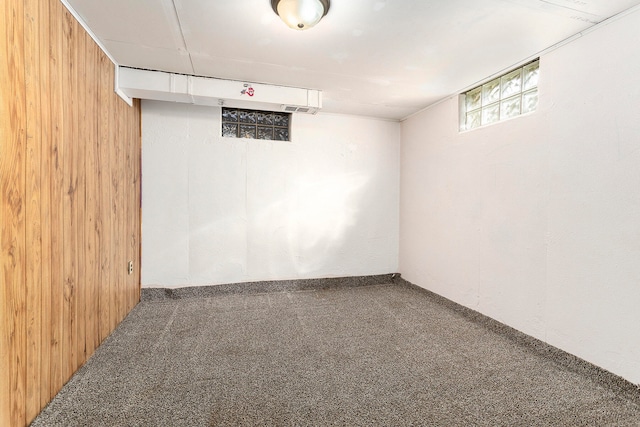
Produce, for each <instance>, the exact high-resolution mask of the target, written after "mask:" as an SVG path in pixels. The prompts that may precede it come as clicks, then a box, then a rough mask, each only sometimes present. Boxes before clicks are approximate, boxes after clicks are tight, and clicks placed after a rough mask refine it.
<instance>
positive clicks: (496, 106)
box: [460, 59, 540, 130]
mask: <svg viewBox="0 0 640 427" xmlns="http://www.w3.org/2000/svg"><path fill="white" fill-rule="evenodd" d="M539 69H540V59H536V60H535V61H532V62H530V63H528V64H526V65H524V66H522V67H520V68H518V69H516V70H512V71H509V72H508V73H506V74H504V75H502V76H500V77H498V78H495V79H493V80H491V81H489V82H487V83H485V84H483V85H480V86H478V87H476V88H473V89H471V90H469V91H467V92H465V93H464V94H462V95H463V96H462V106H461V109H460V110H461V112H462V115H463V116H462V117H461V120H460V122H461V123H462V124H461V126H460V130H469V129H473V128H477V127H479V126H482V125H488V124H490V123H495V122H497V121H500V120H506V119H510V118H512V117H516V116H519V115H521V114H525V113H529V112H531V111H534V110H535V109H536V107H537V106H538V74H539Z"/></svg>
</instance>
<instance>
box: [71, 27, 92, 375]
mask: <svg viewBox="0 0 640 427" xmlns="http://www.w3.org/2000/svg"><path fill="white" fill-rule="evenodd" d="M74 25H75V27H76V33H77V35H76V37H75V40H74V42H75V43H74V58H75V63H76V74H75V78H74V80H75V85H74V96H75V98H76V100H77V102H76V110H77V115H76V116H77V122H78V126H77V137H76V145H77V147H78V153H77V158H76V165H77V166H76V170H77V171H78V172H77V173H78V185H77V191H76V194H77V212H76V218H75V223H74V228H75V229H76V230H77V236H78V239H77V245H76V251H77V252H76V264H77V266H78V267H77V281H76V289H77V292H76V325H77V326H76V331H77V333H76V334H77V335H76V363H75V368H76V369H77V368H79V367H80V366H82V365H83V364H84V362H85V360H87V346H86V329H87V317H86V314H87V311H86V293H87V288H88V286H89V284H88V281H87V279H86V277H87V275H86V271H87V268H86V263H85V262H84V261H85V259H84V256H83V251H84V248H85V232H84V226H83V221H86V209H85V185H86V170H85V151H86V146H87V143H86V141H87V128H86V123H87V115H88V114H87V109H86V100H85V98H86V77H85V72H86V70H85V64H86V58H85V44H86V41H87V39H88V38H89V37H88V35H87V33H86V32H84V31H83V30H82V28H81V27H80V24H78V22H77V21H75V20H74ZM74 371H75V369H74Z"/></svg>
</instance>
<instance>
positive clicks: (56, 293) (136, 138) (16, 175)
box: [0, 0, 141, 427]
mask: <svg viewBox="0 0 640 427" xmlns="http://www.w3.org/2000/svg"><path fill="white" fill-rule="evenodd" d="M0 26H1V27H0V28H1V29H0V31H1V32H2V33H1V34H2V35H1V39H0V178H1V182H0V183H1V189H0V190H1V194H0V197H1V201H0V203H1V204H0V227H1V236H0V245H1V248H0V249H1V255H2V259H1V260H0V269H1V270H0V287H1V288H0V310H1V311H0V426H2V427H4V426H24V425H27V424H28V423H30V422H31V421H32V420H33V418H34V417H35V416H36V415H37V414H38V413H39V412H40V410H41V409H42V408H43V407H44V406H45V405H46V404H47V403H48V402H49V401H50V400H51V398H52V397H53V396H54V395H55V394H56V393H57V392H58V391H59V390H60V388H61V387H62V386H63V385H64V383H65V382H67V380H69V378H70V377H71V375H72V374H73V373H74V372H75V371H76V370H77V369H78V368H79V367H80V366H81V365H82V364H83V363H84V362H85V361H86V360H87V358H88V357H89V356H91V354H93V352H94V350H95V349H96V347H97V346H98V345H99V344H100V343H101V342H102V341H103V340H104V339H105V338H106V337H107V336H108V335H109V334H110V333H111V332H112V331H113V329H114V328H115V327H116V325H117V324H118V323H119V322H120V321H121V320H122V319H123V318H124V317H125V316H126V315H127V313H129V311H130V310H131V309H132V308H133V307H134V306H135V305H136V304H137V302H138V301H139V297H140V275H139V271H140V269H139V266H140V149H141V135H140V104H139V102H138V101H136V102H135V103H134V106H133V108H132V107H130V106H128V105H127V104H126V103H125V102H124V101H122V100H121V99H120V98H119V97H118V96H116V95H115V93H114V91H113V84H114V66H113V64H112V63H111V62H110V60H109V59H108V57H107V56H105V54H104V53H103V52H102V51H101V50H100V49H99V47H98V46H97V45H96V44H95V43H94V41H93V40H92V39H91V37H89V36H88V34H87V33H86V32H85V31H84V30H83V28H82V27H81V26H80V25H79V24H78V22H77V21H76V20H75V19H74V18H73V16H72V15H71V14H70V13H69V12H68V11H67V10H66V9H65V7H64V6H63V4H62V3H61V2H60V0H2V2H1V5H0ZM128 261H133V262H134V274H132V275H129V274H127V263H128Z"/></svg>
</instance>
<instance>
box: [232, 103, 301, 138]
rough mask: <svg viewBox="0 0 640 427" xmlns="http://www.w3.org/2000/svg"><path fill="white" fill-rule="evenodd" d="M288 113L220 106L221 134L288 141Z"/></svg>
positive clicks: (289, 118) (289, 120) (289, 117)
mask: <svg viewBox="0 0 640 427" xmlns="http://www.w3.org/2000/svg"><path fill="white" fill-rule="evenodd" d="M290 123H291V114H290V113H279V112H274V111H257V110H243V109H240V108H226V107H223V108H222V136H224V137H226V138H251V139H268V140H275V141H289V140H290V139H289V124H290Z"/></svg>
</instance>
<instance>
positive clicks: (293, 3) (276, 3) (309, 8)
mask: <svg viewBox="0 0 640 427" xmlns="http://www.w3.org/2000/svg"><path fill="white" fill-rule="evenodd" d="M271 7H272V8H273V11H274V12H275V13H276V14H277V15H278V16H279V17H280V19H282V20H283V21H284V23H285V24H287V25H288V26H289V27H291V28H293V29H294V30H306V29H307V28H311V27H313V26H314V25H316V24H317V23H318V22H320V20H321V19H322V17H323V16H324V15H326V14H327V12H328V11H329V0H271Z"/></svg>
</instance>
